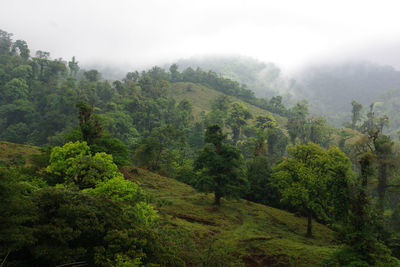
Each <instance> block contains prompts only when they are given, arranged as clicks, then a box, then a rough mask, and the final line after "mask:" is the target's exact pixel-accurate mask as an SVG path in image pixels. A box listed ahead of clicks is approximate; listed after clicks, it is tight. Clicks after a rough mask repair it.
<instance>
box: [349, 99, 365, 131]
mask: <svg viewBox="0 0 400 267" xmlns="http://www.w3.org/2000/svg"><path fill="white" fill-rule="evenodd" d="M351 106H352V109H351V129H353V130H354V129H355V128H356V125H357V122H359V121H360V120H361V111H362V108H363V106H362V105H361V104H360V103H358V102H357V101H355V100H353V101H351Z"/></svg>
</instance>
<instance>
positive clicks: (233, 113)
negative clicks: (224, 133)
mask: <svg viewBox="0 0 400 267" xmlns="http://www.w3.org/2000/svg"><path fill="white" fill-rule="evenodd" d="M252 117H253V116H252V114H251V112H250V111H249V109H248V108H247V107H246V106H245V105H243V104H241V103H237V102H235V103H233V104H232V105H231V107H230V112H229V116H228V119H227V121H226V124H227V125H228V126H229V127H230V128H231V130H232V140H233V143H234V144H235V145H236V143H237V141H238V140H239V138H240V135H241V133H242V128H243V127H244V126H245V125H246V124H247V120H248V119H251V118H252Z"/></svg>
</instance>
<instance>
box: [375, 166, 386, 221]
mask: <svg viewBox="0 0 400 267" xmlns="http://www.w3.org/2000/svg"><path fill="white" fill-rule="evenodd" d="M386 187H387V164H386V163H381V164H380V166H379V177H378V203H377V208H378V212H379V213H380V214H381V215H383V212H384V209H385V195H386Z"/></svg>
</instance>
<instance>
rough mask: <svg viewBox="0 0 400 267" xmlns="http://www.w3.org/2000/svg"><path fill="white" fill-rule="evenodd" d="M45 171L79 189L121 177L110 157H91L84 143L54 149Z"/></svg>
mask: <svg viewBox="0 0 400 267" xmlns="http://www.w3.org/2000/svg"><path fill="white" fill-rule="evenodd" d="M46 170H47V171H48V172H49V173H51V174H54V175H57V176H60V177H63V178H64V182H65V183H66V184H67V185H75V186H78V187H79V188H81V189H82V188H89V187H94V186H95V185H96V184H97V183H99V182H102V181H107V180H110V179H112V178H115V177H122V174H121V173H120V172H119V171H118V167H117V166H116V165H115V164H114V162H113V160H112V156H111V155H107V154H106V153H104V152H101V153H96V154H94V155H92V153H91V151H90V148H89V146H88V145H87V144H86V142H75V143H72V142H69V143H67V144H65V145H64V146H62V147H54V148H53V149H52V152H51V155H50V165H49V166H48V167H47V169H46Z"/></svg>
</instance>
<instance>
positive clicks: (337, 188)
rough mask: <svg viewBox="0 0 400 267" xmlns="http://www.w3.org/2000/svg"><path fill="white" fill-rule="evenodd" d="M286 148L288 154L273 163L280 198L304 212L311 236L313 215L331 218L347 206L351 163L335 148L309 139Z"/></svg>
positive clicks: (323, 218) (322, 218)
mask: <svg viewBox="0 0 400 267" xmlns="http://www.w3.org/2000/svg"><path fill="white" fill-rule="evenodd" d="M288 152H289V155H290V157H288V158H285V159H284V160H283V161H282V162H281V163H280V164H278V165H277V167H276V172H275V174H274V177H275V179H276V182H277V183H278V184H279V187H280V192H281V194H282V200H281V201H282V202H284V203H287V204H289V205H291V206H292V207H294V208H296V209H297V210H298V211H300V212H302V213H303V214H305V215H306V216H307V218H308V224H307V234H306V236H308V237H311V236H312V218H313V217H316V218H319V219H321V220H324V221H332V220H334V219H336V218H335V217H340V216H338V214H339V213H340V212H341V210H340V209H341V208H342V207H346V206H348V203H349V196H348V189H349V183H350V181H351V169H350V166H351V163H350V160H349V159H348V158H347V157H346V155H345V154H344V153H343V152H341V151H340V150H339V149H338V148H331V149H330V150H329V151H326V150H324V149H322V148H321V147H320V146H318V145H317V144H313V143H309V144H307V145H296V146H294V147H290V148H289V149H288ZM341 215H345V214H343V213H342V214H341Z"/></svg>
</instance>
